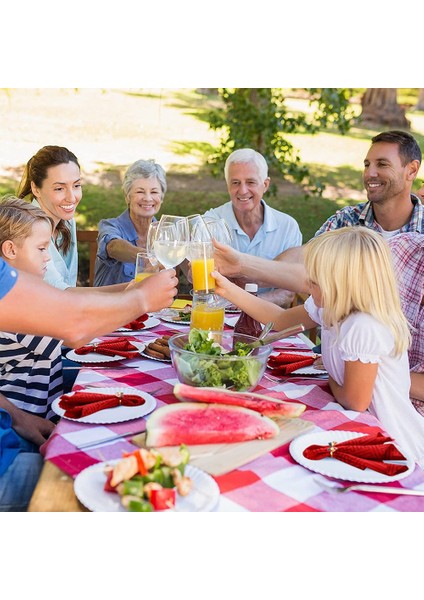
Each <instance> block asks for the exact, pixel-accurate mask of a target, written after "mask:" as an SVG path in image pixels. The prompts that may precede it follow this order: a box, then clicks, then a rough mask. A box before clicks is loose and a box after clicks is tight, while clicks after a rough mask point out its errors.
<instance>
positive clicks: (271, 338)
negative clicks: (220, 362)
mask: <svg viewBox="0 0 424 600" xmlns="http://www.w3.org/2000/svg"><path fill="white" fill-rule="evenodd" d="M268 325H269V324H268ZM271 327H272V324H271ZM302 331H305V327H304V326H303V325H302V324H299V325H294V326H293V327H289V328H288V329H283V330H282V331H277V333H272V334H271V335H267V336H265V337H261V336H259V338H258V339H257V340H256V341H254V342H252V343H251V344H247V346H248V347H249V348H250V352H249V353H248V354H246V355H245V356H249V354H250V353H251V352H252V351H253V350H254V349H255V348H260V347H261V346H266V345H267V344H272V343H273V342H276V341H277V340H282V339H283V338H286V337H290V336H291V335H296V334H297V333H302ZM262 333H263V332H262ZM232 354H237V352H236V351H235V350H231V352H228V356H231V355H232Z"/></svg>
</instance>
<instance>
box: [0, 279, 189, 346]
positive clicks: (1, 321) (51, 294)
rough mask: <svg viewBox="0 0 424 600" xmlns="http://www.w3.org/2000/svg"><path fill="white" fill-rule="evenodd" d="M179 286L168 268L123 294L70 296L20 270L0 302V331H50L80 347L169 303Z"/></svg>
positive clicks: (42, 332) (66, 342)
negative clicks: (14, 281) (11, 286)
mask: <svg viewBox="0 0 424 600" xmlns="http://www.w3.org/2000/svg"><path fill="white" fill-rule="evenodd" d="M177 284H178V280H177V278H176V277H175V271H174V270H173V269H166V270H163V271H161V272H160V273H158V274H157V275H153V276H152V277H148V278H147V279H145V280H144V281H142V282H140V283H136V284H133V285H132V286H129V288H128V289H127V290H125V291H124V292H122V293H120V294H110V293H107V292H105V293H99V292H98V291H91V290H87V292H86V293H84V294H69V293H67V292H66V291H63V290H58V289H56V288H54V287H52V286H50V285H48V284H47V283H44V282H43V281H40V280H39V279H38V278H37V277H35V276H33V275H30V274H28V273H24V272H20V273H19V276H18V278H17V281H16V283H15V285H14V286H13V288H12V289H11V290H10V291H9V293H7V294H6V295H5V296H4V297H3V298H2V299H1V300H0V329H2V330H4V331H11V332H18V333H29V334H33V335H48V336H50V337H54V338H56V339H60V340H63V341H64V343H65V344H66V345H67V346H70V347H71V348H77V347H78V346H81V345H83V344H85V343H87V342H89V341H90V340H91V339H93V338H94V337H96V336H98V335H104V334H105V333H109V332H110V331H113V330H114V329H116V328H117V327H120V326H122V325H125V324H126V323H129V322H130V321H132V320H134V319H136V318H137V317H139V316H140V315H142V314H144V313H146V312H153V311H157V310H160V309H161V308H165V307H168V306H170V305H171V304H172V302H173V300H174V296H175V295H176V293H177V288H176V286H177Z"/></svg>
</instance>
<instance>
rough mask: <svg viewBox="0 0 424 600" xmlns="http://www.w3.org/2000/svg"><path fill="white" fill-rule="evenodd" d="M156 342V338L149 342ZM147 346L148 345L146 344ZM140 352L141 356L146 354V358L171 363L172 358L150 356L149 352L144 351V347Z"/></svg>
mask: <svg viewBox="0 0 424 600" xmlns="http://www.w3.org/2000/svg"><path fill="white" fill-rule="evenodd" d="M157 339H159V338H157ZM155 342H156V340H153V341H152V342H149V344H154V343H155ZM145 347H146V346H145ZM145 347H144V348H143V350H142V351H141V352H140V354H141V356H144V358H148V359H150V360H157V361H158V362H164V363H171V362H172V361H171V358H156V356H150V355H149V354H146V353H145V352H144V349H145Z"/></svg>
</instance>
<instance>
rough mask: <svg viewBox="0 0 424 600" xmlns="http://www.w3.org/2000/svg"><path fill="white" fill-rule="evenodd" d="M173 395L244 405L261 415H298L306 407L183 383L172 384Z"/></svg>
mask: <svg viewBox="0 0 424 600" xmlns="http://www.w3.org/2000/svg"><path fill="white" fill-rule="evenodd" d="M174 395H175V396H176V397H177V398H178V400H184V401H190V402H205V403H207V404H210V403H212V404H225V405H231V406H244V408H250V409H251V410H255V411H256V412H259V413H261V415H266V416H268V417H273V416H275V415H281V416H283V417H299V416H300V415H301V414H302V413H303V412H304V410H305V409H306V405H305V404H301V403H300V402H283V401H281V400H277V399H276V398H273V397H272V396H265V395H262V394H255V393H253V392H234V391H232V390H224V389H220V388H213V387H194V386H192V385H186V384H185V383H177V384H176V385H175V386H174Z"/></svg>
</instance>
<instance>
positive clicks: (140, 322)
mask: <svg viewBox="0 0 424 600" xmlns="http://www.w3.org/2000/svg"><path fill="white" fill-rule="evenodd" d="M148 318H149V315H148V314H147V313H146V314H144V315H141V317H138V318H137V319H134V321H131V323H127V324H126V325H122V327H125V329H132V330H133V331H138V330H139V329H144V321H147V319H148Z"/></svg>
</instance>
